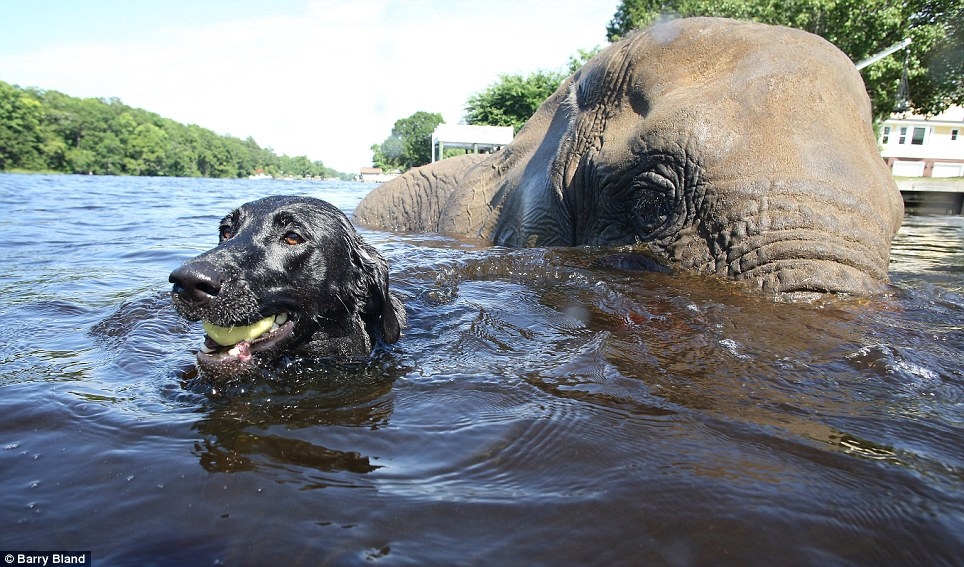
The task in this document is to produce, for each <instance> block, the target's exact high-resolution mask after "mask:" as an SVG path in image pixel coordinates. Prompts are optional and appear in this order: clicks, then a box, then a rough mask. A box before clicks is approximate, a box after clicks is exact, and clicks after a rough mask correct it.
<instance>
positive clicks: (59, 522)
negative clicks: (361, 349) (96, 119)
mask: <svg viewBox="0 0 964 567" xmlns="http://www.w3.org/2000/svg"><path fill="white" fill-rule="evenodd" d="M369 189H370V186H367V185H363V184H353V183H343V182H337V183H336V182H331V183H327V182H326V183H302V182H280V181H277V182H275V181H248V180H232V181H218V180H195V179H140V178H104V177H83V176H52V177H47V176H20V175H0V205H2V212H0V215H2V217H0V218H2V225H0V227H2V228H0V250H2V258H3V259H2V260H0V262H2V273H0V316H2V317H3V320H4V321H6V324H5V325H3V326H2V327H0V549H20V550H37V549H40V550H44V549H48V550H49V549H64V550H67V549H70V550H91V551H92V552H93V559H94V562H95V563H96V564H99V565H144V564H158V565H216V564H224V565H237V564H268V563H273V564H278V562H279V561H280V560H283V562H284V563H285V564H287V565H323V564H325V565H353V564H372V563H379V564H387V565H427V564H435V565H459V564H462V565H494V564H505V565H508V564H526V565H540V564H543V565H588V564H591V565H620V564H626V565H630V564H631V565H642V564H662V565H773V564H781V565H788V564H789V565H793V564H797V565H879V564H891V565H893V564H919V565H953V564H958V565H959V564H961V563H962V561H964V354H962V351H964V220H962V218H961V217H947V216H920V217H908V218H907V219H905V225H904V227H903V228H902V229H901V232H900V234H899V235H898V237H897V239H896V241H895V243H894V251H893V257H892V270H891V273H892V278H893V282H894V285H895V289H894V293H893V294H891V295H889V296H887V297H879V298H871V299H856V298H851V299H846V298H835V297H827V298H823V299H818V300H814V301H811V302H808V303H778V302H773V301H771V300H767V299H763V298H757V297H753V296H749V295H746V294H744V293H741V292H739V291H738V290H736V289H734V287H733V286H731V285H728V284H726V283H722V282H718V281H714V280H708V279H702V278H694V277H689V276H673V275H669V274H661V273H652V272H641V271H633V270H629V269H625V268H626V267H627V265H628V264H630V263H631V262H627V261H626V259H625V258H621V257H619V256H617V255H614V254H613V253H611V252H610V251H605V250H582V249H573V250H570V249H553V250H540V249H530V250H510V249H504V248H494V247H486V246H484V245H481V244H480V243H477V242H471V241H464V240H454V239H450V238H445V237H439V236H431V235H408V236H401V235H393V234H387V233H379V232H363V234H364V236H365V238H366V239H367V240H368V241H369V242H371V243H372V244H373V245H375V246H376V247H377V248H378V249H379V250H381V251H382V253H383V254H384V255H385V256H386V257H387V258H388V260H389V262H390V264H391V267H392V278H393V283H394V286H395V289H396V291H397V292H398V293H399V295H400V296H401V297H402V298H403V299H404V300H405V303H406V306H407V309H408V313H409V319H410V327H409V328H408V329H407V330H406V332H405V334H404V335H403V338H402V340H401V341H400V342H399V343H398V344H397V345H396V348H395V349H394V350H393V351H392V352H390V353H388V354H386V355H385V356H383V357H381V358H379V359H378V360H376V361H374V362H373V363H372V364H371V365H370V366H369V367H366V368H354V369H352V368H333V367H318V368H310V367H308V368H301V369H300V370H299V372H297V373H294V374H292V375H291V376H289V382H288V383H286V384H284V385H282V384H273V385H272V384H268V385H264V386H263V387H261V388H256V389H255V390H254V391H250V392H247V393H245V394H243V395H238V396H234V397H229V398H225V397H213V396H209V395H206V394H205V392H204V390H203V389H200V388H197V387H194V386H192V385H191V384H190V382H189V381H186V378H185V377H186V376H187V377H189V376H190V369H191V367H192V360H193V355H192V353H191V350H192V349H193V348H195V347H196V345H197V344H198V342H199V340H200V336H201V330H200V328H199V326H198V325H196V324H189V323H186V322H184V321H181V320H180V319H179V318H178V317H177V316H176V315H175V313H174V311H173V309H172V308H171V305H170V301H169V300H168V297H167V292H168V290H169V285H168V284H167V275H168V273H169V272H170V271H171V270H172V269H173V268H175V267H176V266H178V265H179V264H180V263H181V262H183V261H184V260H186V259H187V258H190V257H192V256H194V255H195V254H197V253H199V252H201V251H203V250H205V249H207V248H210V247H211V246H213V245H214V244H215V243H216V240H217V221H218V219H219V218H220V217H221V216H222V215H223V214H225V213H226V212H228V211H229V210H230V209H231V208H233V207H235V206H237V205H239V204H241V203H243V202H245V201H248V200H251V199H254V198H256V197H260V196H264V195H266V194H275V193H287V194H310V195H314V196H318V197H321V198H325V199H327V200H329V201H331V202H333V203H334V204H336V205H337V206H339V207H341V208H342V209H343V210H346V211H350V210H352V209H353V208H354V206H355V205H356V204H357V203H358V201H359V200H360V199H361V197H362V196H363V195H364V194H365V192H366V191H367V190H369Z"/></svg>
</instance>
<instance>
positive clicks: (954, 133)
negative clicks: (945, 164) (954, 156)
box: [951, 130, 959, 141]
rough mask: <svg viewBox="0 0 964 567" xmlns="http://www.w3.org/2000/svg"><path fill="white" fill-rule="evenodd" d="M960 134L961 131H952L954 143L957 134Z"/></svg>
mask: <svg viewBox="0 0 964 567" xmlns="http://www.w3.org/2000/svg"><path fill="white" fill-rule="evenodd" d="M958 133H959V130H951V140H952V141H953V140H956V139H957V134H958Z"/></svg>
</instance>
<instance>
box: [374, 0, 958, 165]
mask: <svg viewBox="0 0 964 567" xmlns="http://www.w3.org/2000/svg"><path fill="white" fill-rule="evenodd" d="M694 16H716V17H726V18H733V19H741V20H752V21H757V22H761V23H767V24H772V25H782V26H789V27H794V28H798V29H803V30H806V31H809V32H811V33H814V34H816V35H819V36H821V37H823V38H824V39H827V40H828V41H830V42H831V43H833V44H834V45H836V46H837V47H838V48H839V49H840V50H841V51H843V52H844V53H846V54H847V56H849V57H850V58H851V60H853V61H854V62H855V63H856V62H859V61H861V60H863V59H866V58H868V57H870V56H871V55H874V54H875V53H877V52H879V51H881V50H883V49H885V48H887V47H890V46H891V45H894V44H896V43H899V42H900V41H902V40H903V39H906V38H911V39H912V40H913V42H912V43H911V45H910V46H909V47H908V48H907V49H906V50H904V51H903V52H900V53H896V54H894V55H892V56H891V57H888V58H885V59H883V60H881V61H880V62H878V63H875V64H873V65H871V66H869V67H865V68H864V69H863V70H862V71H861V76H862V77H863V79H864V84H865V86H866V88H867V93H868V94H869V96H870V99H871V103H872V105H873V110H874V117H875V119H876V120H877V121H880V120H883V119H885V118H887V117H889V116H890V114H891V113H892V112H893V111H894V109H895V107H896V105H897V103H898V102H899V101H898V85H899V84H900V80H901V75H902V74H903V73H904V71H905V69H906V74H907V79H908V87H909V89H908V93H906V95H907V97H908V99H909V100H905V101H900V102H903V103H907V104H909V106H910V107H911V108H912V109H913V110H914V111H916V112H918V113H922V114H939V113H941V112H942V111H944V110H945V109H947V108H948V107H949V106H951V105H964V0H799V1H795V2H782V3H781V2H773V1H772V0H622V2H620V3H619V6H618V7H617V9H616V12H615V14H614V15H613V19H612V20H611V21H610V23H609V25H608V26H607V28H606V31H607V34H606V36H607V39H608V40H609V41H610V42H616V41H619V40H620V39H622V38H623V37H625V36H626V35H627V34H629V33H631V32H632V31H633V30H636V29H640V28H644V27H646V26H649V25H651V24H653V23H655V22H656V21H657V20H659V19H661V18H667V17H694ZM599 50H600V49H599V48H598V47H597V48H596V49H594V50H590V51H580V52H579V53H578V54H577V55H576V56H574V57H571V58H570V60H569V65H568V72H551V71H536V72H535V73H532V74H529V75H518V74H515V75H502V76H500V77H499V78H498V80H497V81H496V82H495V83H493V84H491V85H489V86H488V87H486V88H485V89H484V90H482V91H481V92H478V93H475V94H473V95H471V96H470V97H469V99H468V101H467V102H466V104H465V113H464V115H463V117H462V122H463V123H465V124H478V125H489V126H512V127H513V128H514V129H515V131H516V132H518V131H519V129H520V128H521V127H522V125H523V124H524V123H525V122H526V121H527V120H528V119H529V117H531V116H532V115H533V114H534V113H535V111H536V110H537V109H538V108H539V106H540V105H541V104H542V103H543V102H544V101H545V100H546V99H547V98H549V96H550V95H551V94H552V93H553V92H555V90H556V89H557V88H558V87H559V85H560V84H561V83H562V82H563V81H564V80H565V78H566V77H567V76H568V75H570V74H572V73H574V72H575V71H576V70H577V69H578V68H579V67H581V66H582V65H583V64H584V63H585V62H586V61H588V60H589V59H590V58H591V57H592V56H593V55H595V54H596V53H597V52H598V51H599ZM804 71H805V70H804ZM442 122H443V120H442V116H441V114H432V113H428V112H422V111H420V112H416V113H415V114H413V115H412V116H410V117H408V118H403V119H401V120H399V121H397V122H396V123H395V127H394V128H393V129H392V133H391V134H390V135H389V137H388V138H386V139H385V141H384V142H382V143H381V144H375V145H374V146H372V153H373V160H372V161H373V163H374V165H375V166H376V167H381V168H383V169H386V170H394V169H398V170H402V171H404V170H406V169H408V168H410V167H416V166H419V165H424V164H426V163H428V162H429V161H430V160H431V155H432V154H431V135H432V132H433V131H434V129H435V128H436V127H437V126H438V125H439V124H441V123H442ZM450 152H452V153H456V152H460V150H446V155H445V157H448V156H449V155H451V154H450Z"/></svg>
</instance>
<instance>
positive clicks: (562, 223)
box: [355, 18, 903, 294]
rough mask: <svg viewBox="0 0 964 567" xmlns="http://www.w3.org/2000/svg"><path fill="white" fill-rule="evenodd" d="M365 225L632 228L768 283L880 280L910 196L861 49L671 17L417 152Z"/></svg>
mask: <svg viewBox="0 0 964 567" xmlns="http://www.w3.org/2000/svg"><path fill="white" fill-rule="evenodd" d="M355 215H356V218H357V220H358V221H359V222H360V223H362V224H364V225H367V226H369V227H374V228H382V229H388V230H395V231H409V232H425V231H432V232H440V233H449V234H457V235H467V236H475V237H481V238H485V239H489V240H491V241H493V242H495V243H498V244H503V245H509V246H574V245H607V246H608V245H631V246H634V247H637V248H639V249H648V250H650V251H651V252H652V253H653V254H655V255H656V256H657V257H658V258H660V259H662V260H663V261H665V262H666V263H667V264H669V265H671V266H673V267H675V268H678V269H684V270H693V271H696V272H699V273H702V274H715V275H717V276H722V277H726V278H731V279H734V280H743V281H746V282H748V283H749V284H750V285H751V286H753V287H755V288H758V289H761V290H763V291H767V292H792V291H819V292H846V293H861V294H863V293H875V292H878V291H881V290H883V289H885V284H886V282H887V281H888V278H887V266H888V262H889V255H890V241H891V239H892V238H893V236H894V234H895V233H896V231H897V229H898V228H899V226H900V221H901V218H902V216H903V204H902V201H901V198H900V194H899V193H898V191H897V187H896V185H895V183H894V181H893V179H892V178H891V175H890V172H889V170H888V169H887V167H886V166H885V164H884V162H883V160H882V159H881V157H880V152H879V151H878V148H877V142H876V139H875V137H874V134H873V131H872V127H871V109H870V101H869V99H868V97H867V94H866V91H865V89H864V86H863V82H862V80H861V78H860V75H859V74H858V73H857V71H856V69H855V68H854V66H853V64H852V63H851V62H850V60H849V59H848V58H847V57H846V56H845V55H844V54H843V53H841V52H840V51H839V50H837V49H836V48H835V47H833V46H832V45H831V44H830V43H828V42H826V41H824V40H823V39H821V38H819V37H817V36H815V35H811V34H809V33H806V32H802V31H799V30H792V29H789V28H782V27H772V26H765V25H762V24H754V23H748V22H736V21H731V20H723V19H715V18H693V19H683V20H675V21H669V22H665V23H662V24H658V25H656V26H654V27H651V28H649V29H646V30H644V31H642V32H638V33H636V34H634V35H632V36H630V37H628V38H626V39H625V40H623V41H621V42H619V43H616V44H614V45H611V46H610V47H608V48H607V49H605V50H604V51H603V52H601V53H600V54H599V55H597V56H596V57H594V58H593V59H592V60H591V61H589V62H588V63H587V64H586V65H585V66H584V67H583V68H582V69H580V70H579V71H577V72H576V73H575V74H574V75H573V76H572V77H570V78H569V79H567V80H566V81H565V82H564V83H563V84H562V86H561V87H560V88H559V90H557V91H556V92H555V94H553V95H552V96H551V97H550V98H549V99H548V100H547V101H546V102H545V103H544V104H543V105H542V107H541V108H540V109H539V110H538V111H537V112H536V114H535V115H533V117H532V118H531V119H530V120H529V121H528V122H527V123H526V125H525V127H524V128H523V129H522V131H520V132H519V134H518V136H516V138H515V140H513V142H512V143H511V144H510V145H508V146H506V147H505V148H503V149H502V150H501V151H499V152H496V153H494V154H491V155H488V156H476V155H467V156H462V157H459V158H451V159H447V160H444V161H440V162H436V163H434V164H431V165H427V166H424V167H421V168H419V169H416V170H412V171H410V172H408V173H406V174H405V175H403V176H401V177H399V178H398V179H395V180H393V181H391V182H388V183H385V184H384V185H382V186H381V187H379V188H377V189H376V190H375V191H373V192H372V193H371V194H369V195H368V196H367V197H366V198H365V199H364V200H363V201H362V202H361V204H360V205H359V206H358V208H357V209H356V211H355Z"/></svg>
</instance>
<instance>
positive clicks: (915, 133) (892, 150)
mask: <svg viewBox="0 0 964 567" xmlns="http://www.w3.org/2000/svg"><path fill="white" fill-rule="evenodd" d="M878 142H880V147H881V155H882V156H883V157H884V160H885V161H886V162H887V165H889V166H890V168H891V170H892V171H893V173H894V175H895V176H897V177H964V107H960V106H952V107H950V108H948V109H947V110H946V111H944V112H943V113H941V114H938V115H937V116H932V117H930V118H927V117H924V116H915V115H910V114H894V115H893V116H891V117H890V119H888V120H885V121H884V123H883V124H881V125H880V139H879V140H878Z"/></svg>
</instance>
